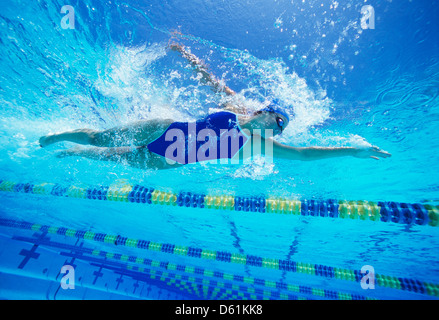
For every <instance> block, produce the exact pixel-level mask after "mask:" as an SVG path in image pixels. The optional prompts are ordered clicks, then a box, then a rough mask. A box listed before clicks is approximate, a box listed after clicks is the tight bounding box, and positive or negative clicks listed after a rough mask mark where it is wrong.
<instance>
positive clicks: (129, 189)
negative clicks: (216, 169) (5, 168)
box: [0, 179, 439, 227]
mask: <svg viewBox="0 0 439 320" xmlns="http://www.w3.org/2000/svg"><path fill="white" fill-rule="evenodd" d="M0 191H3V192H18V193H29V194H40V195H52V196H58V197H70V198H80V199H90V200H103V201H115V202H129V203H144V204H156V205H166V206H179V207H191V208H203V209H218V210H230V211H243V212H259V213H276V214H291V215H298V216H314V217H329V218H341V219H356V220H360V221H361V220H362V221H365V220H369V221H381V222H392V223H400V224H408V225H420V226H426V225H428V226H433V227H436V226H438V225H439V206H432V205H422V204H418V203H414V204H409V203H398V202H382V201H380V202H372V201H347V200H339V201H337V200H331V199H329V200H325V201H319V200H307V199H303V200H296V199H287V198H282V197H263V196H253V197H240V196H231V195H205V194H196V193H191V192H179V193H173V192H168V191H160V190H158V189H154V188H150V187H144V186H140V185H131V184H129V183H126V182H115V183H113V184H112V185H110V186H86V187H77V186H73V185H71V186H62V185H59V184H56V183H39V184H34V183H16V182H12V181H7V180H1V179H0Z"/></svg>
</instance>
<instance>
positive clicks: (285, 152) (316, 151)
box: [263, 141, 391, 161]
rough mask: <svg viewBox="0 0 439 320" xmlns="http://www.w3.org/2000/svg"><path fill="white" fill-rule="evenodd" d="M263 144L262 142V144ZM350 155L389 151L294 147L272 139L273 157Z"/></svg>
mask: <svg viewBox="0 0 439 320" xmlns="http://www.w3.org/2000/svg"><path fill="white" fill-rule="evenodd" d="M263 145H264V144H263ZM345 156H352V157H356V158H362V159H368V158H372V159H375V160H379V158H388V157H390V156H391V154H390V153H388V152H386V151H384V150H381V149H380V148H378V147H374V146H372V147H366V148H353V147H305V148H296V147H291V146H286V145H283V144H281V143H279V142H277V141H273V157H274V158H283V159H289V160H302V161H311V160H319V159H327V158H335V157H345Z"/></svg>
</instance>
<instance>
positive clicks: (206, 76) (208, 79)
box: [169, 44, 236, 96]
mask: <svg viewBox="0 0 439 320" xmlns="http://www.w3.org/2000/svg"><path fill="white" fill-rule="evenodd" d="M169 47H170V49H171V50H174V51H178V52H180V53H181V55H182V56H183V58H185V59H186V60H188V61H189V62H190V63H191V65H192V67H194V68H195V70H196V71H197V72H198V73H200V74H201V80H202V81H203V82H204V83H206V84H208V85H210V86H211V87H212V89H213V90H214V91H215V92H218V93H219V92H224V93H225V94H227V95H232V96H233V95H235V94H236V92H235V91H233V90H232V89H230V88H229V87H228V86H226V85H224V84H222V83H221V82H220V81H219V80H218V79H216V78H215V77H214V76H213V75H212V74H211V73H209V72H208V71H207V66H206V65H205V64H204V63H203V62H202V61H201V60H200V59H199V58H198V57H197V56H195V55H194V54H192V53H190V52H188V51H186V49H185V48H184V47H183V46H182V45H179V44H171V45H170V46H169Z"/></svg>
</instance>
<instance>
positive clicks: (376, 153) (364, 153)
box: [353, 146, 392, 160]
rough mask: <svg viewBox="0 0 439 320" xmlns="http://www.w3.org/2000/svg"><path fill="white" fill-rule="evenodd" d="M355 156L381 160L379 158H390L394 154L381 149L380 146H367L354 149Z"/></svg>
mask: <svg viewBox="0 0 439 320" xmlns="http://www.w3.org/2000/svg"><path fill="white" fill-rule="evenodd" d="M353 156H354V157H356V158H361V159H368V158H372V159H375V160H379V158H389V157H391V156H392V155H391V154H390V153H388V152H386V151H384V150H381V149H380V148H378V147H375V146H371V147H365V148H356V149H355V150H354V154H353Z"/></svg>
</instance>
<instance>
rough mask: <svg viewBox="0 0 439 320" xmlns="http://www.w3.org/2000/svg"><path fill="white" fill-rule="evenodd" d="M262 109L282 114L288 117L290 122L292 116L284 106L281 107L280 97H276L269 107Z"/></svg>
mask: <svg viewBox="0 0 439 320" xmlns="http://www.w3.org/2000/svg"><path fill="white" fill-rule="evenodd" d="M261 111H268V112H275V113H278V114H281V115H283V116H284V117H285V118H287V120H288V122H290V116H289V115H288V114H287V113H286V112H285V110H284V109H283V108H281V107H280V105H279V100H278V99H274V100H273V101H272V102H271V103H270V104H269V105H268V106H267V107H265V108H264V109H261Z"/></svg>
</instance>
